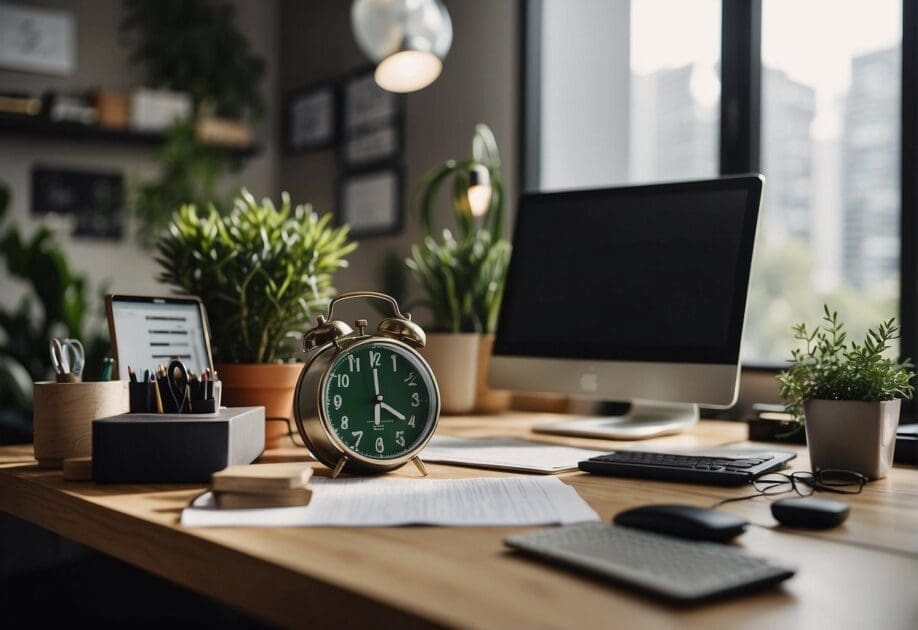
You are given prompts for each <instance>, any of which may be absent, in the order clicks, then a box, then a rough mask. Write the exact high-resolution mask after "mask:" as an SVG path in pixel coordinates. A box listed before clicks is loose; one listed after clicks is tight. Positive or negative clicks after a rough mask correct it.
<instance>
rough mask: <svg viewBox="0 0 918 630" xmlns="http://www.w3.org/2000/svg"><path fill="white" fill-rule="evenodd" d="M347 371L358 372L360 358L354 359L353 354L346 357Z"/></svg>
mask: <svg viewBox="0 0 918 630" xmlns="http://www.w3.org/2000/svg"><path fill="white" fill-rule="evenodd" d="M347 369H348V371H350V372H359V371H360V357H355V356H354V355H353V354H349V355H347Z"/></svg>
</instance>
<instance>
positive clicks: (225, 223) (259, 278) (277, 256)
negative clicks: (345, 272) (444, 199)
mask: <svg viewBox="0 0 918 630" xmlns="http://www.w3.org/2000/svg"><path fill="white" fill-rule="evenodd" d="M330 220H331V215H330V214H326V215H324V216H322V217H319V216H318V215H317V214H316V213H315V212H313V211H312V209H311V208H310V207H309V206H303V205H298V206H296V207H295V208H294V207H292V206H291V203H290V197H289V195H287V193H283V195H282V203H281V207H280V208H275V206H274V204H273V203H272V202H271V200H270V199H264V200H263V201H262V202H261V203H259V202H257V201H256V200H255V198H254V197H253V196H252V195H251V194H250V193H249V192H248V191H246V190H244V189H243V190H242V192H241V193H240V195H239V197H238V198H237V199H236V201H235V207H234V209H233V211H232V212H231V213H230V214H228V215H226V216H222V215H221V214H220V213H219V212H218V211H217V210H216V209H215V208H214V207H213V206H211V207H209V208H208V209H207V210H204V211H200V210H199V209H198V208H197V207H195V206H193V205H186V206H184V207H182V208H181V210H179V212H178V213H176V214H175V216H174V217H173V219H172V223H171V224H170V226H169V229H168V231H167V232H165V233H164V234H163V235H162V237H161V238H160V239H159V242H158V244H157V250H158V256H157V262H159V264H160V266H161V267H162V273H161V274H160V276H159V279H160V280H161V281H163V282H166V283H168V284H170V285H172V286H174V287H176V288H178V289H180V290H182V291H184V292H187V293H191V294H194V295H197V296H200V298H201V299H202V300H203V302H204V305H205V307H206V308H207V313H208V318H209V319H210V330H211V344H212V348H213V354H214V358H215V362H216V365H215V368H216V370H217V373H218V375H219V377H220V379H221V381H222V382H223V401H224V402H225V403H226V404H228V405H236V406H238V405H243V406H244V405H264V407H265V415H266V417H267V418H268V419H269V420H272V419H273V420H275V421H274V422H268V423H267V425H266V436H265V437H266V440H265V445H266V447H268V448H272V447H276V446H280V445H281V444H282V442H283V438H284V437H285V436H287V435H288V433H289V425H288V420H289V418H290V415H291V413H292V410H293V390H294V387H295V386H296V381H297V378H298V377H299V374H300V370H301V369H302V367H303V366H302V364H301V363H292V362H291V363H284V362H283V360H284V359H285V358H287V357H289V356H292V354H293V352H292V350H291V348H290V345H289V339H288V337H289V336H290V335H291V334H294V333H299V332H302V331H303V330H304V329H305V328H307V327H308V326H309V321H310V320H311V319H312V316H313V315H314V314H315V313H317V312H318V311H320V310H324V309H325V306H326V304H327V302H328V300H329V298H330V297H331V296H332V295H333V294H334V288H333V286H332V279H333V276H334V273H335V272H336V271H337V270H338V269H341V268H343V267H346V266H347V260H345V257H346V256H347V255H348V254H350V253H351V252H352V251H354V249H355V248H356V247H357V244H356V243H351V242H349V241H348V228H347V227H346V226H343V227H331V226H329V222H330Z"/></svg>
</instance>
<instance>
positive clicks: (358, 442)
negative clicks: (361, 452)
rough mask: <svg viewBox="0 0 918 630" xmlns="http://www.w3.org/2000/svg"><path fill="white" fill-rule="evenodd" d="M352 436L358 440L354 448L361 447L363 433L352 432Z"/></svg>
mask: <svg viewBox="0 0 918 630" xmlns="http://www.w3.org/2000/svg"><path fill="white" fill-rule="evenodd" d="M351 435H353V436H354V437H355V438H357V441H356V442H354V448H359V447H360V439H361V438H362V437H363V431H351Z"/></svg>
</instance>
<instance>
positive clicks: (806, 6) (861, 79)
mask: <svg viewBox="0 0 918 630" xmlns="http://www.w3.org/2000/svg"><path fill="white" fill-rule="evenodd" d="M901 10H902V6H901V3H900V2H899V0H874V1H871V2H846V3H838V2H837V1H836V0H797V1H795V2H782V1H781V0H763V2H762V16H761V18H762V19H761V28H762V40H761V41H762V57H761V58H762V62H761V63H762V72H761V81H762V84H761V95H762V100H761V103H762V104H761V109H760V111H761V135H760V143H761V153H760V160H761V161H760V164H761V170H762V172H763V173H764V174H765V177H766V180H767V182H766V185H765V203H764V208H763V211H762V215H761V221H760V224H759V233H758V242H757V243H756V260H755V266H754V269H753V274H752V279H751V281H750V297H749V308H748V316H747V320H746V329H745V330H746V336H745V338H744V343H743V354H744V360H745V362H747V363H753V364H754V363H760V364H777V363H781V362H782V361H783V360H785V359H786V358H787V357H788V356H789V353H790V348H791V347H792V339H791V338H790V335H789V334H788V331H789V330H790V327H791V325H792V324H794V323H795V322H797V321H801V320H806V321H809V322H816V321H817V320H818V319H819V316H820V313H821V311H822V305H823V303H829V304H831V305H832V306H833V307H834V308H837V309H838V310H839V311H840V312H841V313H842V314H843V317H844V319H845V321H846V322H847V324H848V326H849V328H850V329H851V330H852V331H853V332H856V333H857V334H860V331H862V330H863V329H864V328H866V327H867V326H870V325H874V324H876V323H877V322H879V321H881V320H884V319H888V318H889V317H892V316H894V315H896V314H897V313H898V309H899V304H898V302H899V293H900V281H899V242H900V234H899V225H900V190H899V159H900V131H899V126H900V125H899V121H900V109H899V108H900V106H901V101H902V94H901V82H900V80H899V77H900V73H901V70H900V66H901V56H902V50H901V33H902V26H901ZM828 16H831V17H828ZM816 32H818V33H819V38H818V41H817V40H815V39H814V37H813V34H814V33H816Z"/></svg>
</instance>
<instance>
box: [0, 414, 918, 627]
mask: <svg viewBox="0 0 918 630" xmlns="http://www.w3.org/2000/svg"><path fill="white" fill-rule="evenodd" d="M554 419H558V417H557V416H549V415H537V414H513V415H507V416H502V417H478V418H474V417H453V418H444V419H443V420H442V421H441V427H442V428H441V431H442V432H443V433H448V434H454V435H465V436H486V435H502V436H506V435H516V436H520V435H526V436H527V437H531V438H533V439H541V440H545V441H557V442H564V443H568V444H574V445H588V446H592V447H596V445H597V444H600V442H599V441H596V440H586V439H577V438H570V439H565V438H550V437H548V436H538V437H537V436H534V435H530V434H529V427H530V426H531V425H532V424H534V423H535V422H539V421H546V420H554ZM744 438H745V427H744V426H742V425H738V424H734V423H726V422H714V421H704V422H702V423H701V424H700V425H699V426H698V427H696V428H694V429H693V430H691V431H690V432H687V433H685V434H682V435H678V436H670V437H665V438H660V439H657V440H653V441H648V442H641V443H640V444H636V443H632V444H631V446H633V447H640V448H647V447H651V446H670V447H674V446H715V445H723V444H734V443H740V442H743V440H744ZM616 446H618V444H617V443H615V442H602V448H605V447H608V448H609V449H610V450H611V449H612V448H614V447H616ZM790 448H792V449H794V450H796V451H797V452H798V459H797V460H795V462H794V468H798V469H805V468H806V467H807V465H808V462H807V461H806V457H805V449H802V448H797V447H790ZM265 458H266V459H275V460H276V459H280V458H305V456H304V451H302V450H299V449H293V448H289V449H280V450H277V451H271V452H269V453H266V455H265ZM428 467H429V468H430V472H431V476H432V477H436V478H457V477H480V476H497V475H501V474H502V473H499V472H494V471H484V470H477V469H472V468H458V467H451V466H443V465H436V464H429V465H428ZM395 474H398V475H402V476H413V475H415V474H416V473H415V472H414V471H413V469H411V468H407V467H406V468H404V469H403V470H402V471H399V472H397V473H395ZM563 479H564V481H565V482H566V483H568V484H570V485H572V486H573V487H575V488H576V489H577V491H578V492H579V493H580V495H581V496H582V497H583V498H584V499H585V500H586V501H588V502H589V503H590V504H591V505H592V506H593V507H594V508H595V509H596V511H597V512H598V513H599V515H600V516H601V517H602V518H603V519H610V518H611V517H612V515H613V514H615V513H616V512H618V511H620V510H622V509H625V508H629V507H633V506H636V505H641V504H645V503H651V502H667V501H678V502H683V503H692V504H696V505H708V504H710V503H712V502H713V501H714V500H716V499H717V498H721V497H726V496H735V495H736V494H737V493H741V492H743V490H742V489H736V488H732V489H731V488H718V487H708V486H696V485H687V484H673V483H665V482H652V481H637V480H625V479H615V478H609V477H599V476H593V475H586V474H582V473H569V474H566V475H564V476H563ZM201 489H202V488H201V487H200V486H190V485H96V484H92V483H88V482H66V481H64V480H63V478H62V477H61V474H60V473H59V472H55V471H49V470H42V469H39V468H37V467H36V466H35V464H34V461H33V459H32V454H31V447H6V448H2V449H0V510H3V511H5V512H9V513H10V514H13V515H14V516H17V517H19V518H22V519H25V520H27V521H31V522H33V523H35V524H37V525H40V526H42V527H45V528H47V529H50V530H52V531H55V532H57V533H58V534H60V535H62V536H65V537H67V538H70V539H73V540H76V541H78V542H80V543H83V544H86V545H89V546H91V547H93V548H95V549H98V550H100V551H102V552H105V553H108V554H110V555H112V556H115V557H117V558H120V559H122V560H124V561H127V562H129V563H131V564H134V565H136V566H138V567H141V568H143V569H145V570H147V571H150V572H151V573H154V574H157V575H159V576H162V577H164V578H167V579H169V580H172V581H174V582H176V583H178V584H181V585H183V586H185V587H188V588H190V589H192V590H194V591H197V592H199V593H202V594H205V595H207V596H210V597H213V598H215V599H217V600H220V601H222V602H225V603H227V604H229V605H231V606H234V607H236V608H238V609H240V610H242V611H245V612H246V613H248V614H250V615H253V616H255V617H257V618H260V619H263V620H266V621H269V622H273V623H276V624H279V625H283V626H300V627H302V626H308V625H313V624H316V623H323V624H329V623H335V624H342V623H344V624H347V625H370V624H372V625H375V626H381V625H385V624H394V623H400V624H411V625H447V626H464V627H469V626H474V627H580V628H586V627H611V626H616V627H621V628H642V629H645V628H672V627H675V626H676V625H678V626H679V627H699V628H702V627H704V628H714V627H719V628H729V627H742V628H744V629H746V628H759V627H763V628H764V627H769V628H782V629H790V628H820V627H832V628H884V629H888V628H916V627H918V471H916V470H915V469H906V468H896V469H894V470H893V471H892V473H891V474H890V475H889V477H887V478H886V479H884V480H881V481H877V482H873V483H871V484H869V485H868V487H867V488H865V490H864V492H863V493H862V494H861V495H858V496H855V497H851V498H850V502H851V504H852V513H851V517H850V519H849V520H848V522H847V524H846V525H845V526H843V527H841V528H839V529H837V530H834V531H831V532H828V533H814V534H806V535H803V534H799V533H791V532H788V531H786V530H782V529H781V528H780V527H778V526H777V524H776V523H775V522H774V521H773V519H772V518H771V516H770V513H769V510H768V503H769V501H768V500H766V499H755V500H751V501H747V502H742V503H735V504H728V505H727V506H725V507H724V508H723V509H726V510H732V511H735V512H737V513H740V514H743V515H744V516H746V517H747V518H749V519H750V520H751V521H752V522H753V523H756V524H758V525H761V527H751V528H749V531H748V532H747V533H746V534H745V535H743V536H742V537H741V538H740V539H739V542H738V544H739V545H741V546H742V547H744V548H747V549H749V550H750V551H752V552H755V553H759V554H761V555H766V556H770V557H773V558H777V559H780V560H782V561H784V562H788V563H791V564H793V565H795V566H797V567H798V573H797V575H796V576H795V577H794V578H792V579H791V580H789V581H788V582H785V583H784V585H783V586H782V587H780V588H778V589H775V590H772V591H769V592H765V593H761V594H757V595H753V596H747V597H740V598H735V599H731V600H727V601H725V602H722V603H716V604H711V605H707V606H702V607H693V608H674V607H670V606H666V605H663V604H661V603H659V602H657V601H655V600H653V599H651V598H648V597H645V596H641V595H637V594H633V593H631V592H628V591H625V590H623V589H620V588H618V587H615V586H611V585H608V584H605V583H603V582H601V581H597V580H593V579H591V578H587V577H583V576H580V575H577V574H573V573H568V572H566V571H562V570H558V569H555V568H552V567H550V566H546V565H543V564H539V563H536V562H534V561H530V560H527V559H524V558H522V557H519V556H516V555H515V554H513V553H511V552H508V551H507V550H506V549H505V548H504V546H503V545H502V542H501V541H502V540H503V538H504V537H506V536H507V535H509V534H510V533H512V532H516V531H522V530H521V529H520V528H433V527H404V528H384V529H327V528H315V529H309V528H303V529H293V528H290V529H254V528H238V529H183V528H181V527H179V526H178V525H177V519H178V515H179V513H180V511H181V509H182V507H183V506H185V505H186V504H187V503H188V501H189V500H190V499H191V498H192V497H194V496H196V495H197V494H198V493H200V492H201Z"/></svg>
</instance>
